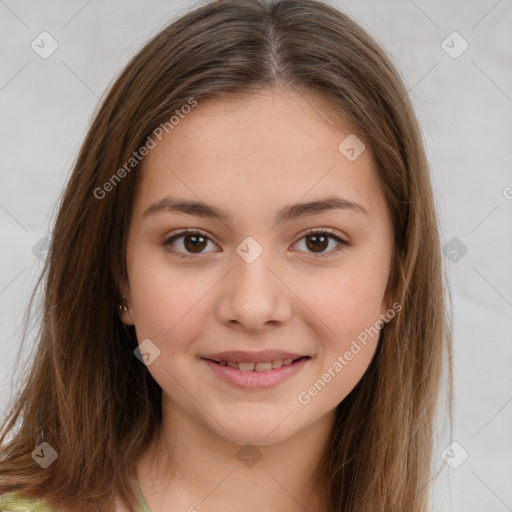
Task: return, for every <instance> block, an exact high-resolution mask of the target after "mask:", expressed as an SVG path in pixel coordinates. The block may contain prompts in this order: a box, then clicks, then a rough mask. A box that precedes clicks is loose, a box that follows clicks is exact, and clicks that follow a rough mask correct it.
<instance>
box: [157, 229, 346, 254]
mask: <svg viewBox="0 0 512 512" xmlns="http://www.w3.org/2000/svg"><path fill="white" fill-rule="evenodd" d="M184 235H201V236H203V237H205V238H207V239H208V240H210V238H209V237H208V235H207V234H206V233H205V232H204V231H201V230H200V229H188V228H187V229H183V230H182V231H179V232H178V233H175V234H174V235H172V236H171V237H170V238H168V239H167V240H165V241H164V246H166V247H168V250H169V251H170V252H172V253H173V254H175V255H176V256H178V257H179V258H191V257H194V256H195V255H194V254H192V253H189V254H184V253H182V252H180V251H177V250H175V249H172V248H171V247H170V245H171V243H172V242H174V241H175V240H177V239H178V238H181V237H183V236H184ZM311 235H328V236H327V238H330V239H332V240H335V241H336V242H338V245H337V246H336V247H335V248H334V249H331V250H330V251H328V252H324V253H310V254H313V256H314V257H315V258H326V257H328V256H330V255H332V254H333V253H338V252H339V251H342V250H344V249H345V248H346V247H347V246H348V245H350V244H349V243H348V242H346V241H345V240H342V239H341V238H340V237H338V236H337V235H335V234H334V232H333V231H332V230H331V229H329V228H315V229H310V230H309V231H306V232H305V233H303V234H302V236H301V238H300V239H299V240H298V241H300V240H302V239H303V238H306V237H308V236H311ZM210 241H211V240H210ZM200 254H201V253H197V255H200Z"/></svg>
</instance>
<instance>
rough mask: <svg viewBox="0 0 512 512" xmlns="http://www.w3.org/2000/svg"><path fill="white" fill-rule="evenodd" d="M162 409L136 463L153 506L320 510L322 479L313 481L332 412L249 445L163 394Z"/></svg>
mask: <svg viewBox="0 0 512 512" xmlns="http://www.w3.org/2000/svg"><path fill="white" fill-rule="evenodd" d="M162 407H163V408H162V413H163V414H162V418H163V419H162V425H161V428H160V430H159V432H158V435H157V437H156V438H155V441H154V443H153V444H152V446H151V447H150V449H149V450H148V451H147V452H146V453H145V454H144V455H143V457H141V459H140V461H139V463H138V464H137V474H138V479H139V483H140V486H141V489H142V492H143V493H144V496H145V499H146V501H147V503H148V505H149V507H150V508H151V510H152V511H153V512H159V511H160V510H169V509H172V510H178V509H180V508H181V509H182V510H189V509H190V510H192V511H193V510H195V509H194V508H193V507H194V506H197V507H198V509H200V510H203V509H204V510H223V511H224V512H230V511H231V510H233V511H235V510H236V511H239V510H241V509H243V510H245V511H247V512H252V511H254V512H256V511H260V510H269V511H275V512H281V511H286V512H292V511H293V512H295V511H297V512H299V511H300V512H303V511H304V509H305V510H316V511H318V512H324V511H327V492H326V486H325V482H318V486H316V485H315V483H316V482H317V481H316V469H317V468H318V467H319V465H320V463H321V460H322V455H323V450H324V447H325V443H326V442H327V439H328V436H329V434H330V432H331V430H332V427H333V423H334V411H331V413H329V414H328V415H326V416H324V417H322V418H320V419H319V420H318V421H317V422H316V423H314V424H312V425H310V426H309V427H307V428H305V429H303V430H302V431H300V432H298V433H296V434H295V435H294V436H293V437H291V438H287V439H285V440H282V441H280V442H277V443H275V444H269V445H258V446H255V445H251V444H237V443H234V442H232V440H230V438H229V436H228V435H227V436H226V437H222V436H219V435H216V433H215V432H213V431H212V430H211V429H209V428H207V427H206V426H205V425H201V424H199V423H198V422H196V421H195V420H194V419H193V418H191V417H190V416H189V415H188V414H186V413H185V412H184V411H182V410H181V409H180V408H179V407H178V405H177V404H176V403H174V402H172V403H171V402H170V399H169V398H168V397H167V398H166V397H165V396H163V397H162ZM299 412H300V410H297V413H299ZM171 505H172V506H171ZM202 507H203V508H202Z"/></svg>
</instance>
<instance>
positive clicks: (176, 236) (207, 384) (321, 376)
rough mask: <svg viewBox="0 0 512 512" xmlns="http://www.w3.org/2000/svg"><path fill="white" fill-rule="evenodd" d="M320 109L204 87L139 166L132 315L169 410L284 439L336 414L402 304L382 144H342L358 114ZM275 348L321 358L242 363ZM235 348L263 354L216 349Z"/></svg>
mask: <svg viewBox="0 0 512 512" xmlns="http://www.w3.org/2000/svg"><path fill="white" fill-rule="evenodd" d="M323 106H324V107H325V109H324V111H328V110H327V109H328V107H327V106H326V105H323ZM321 108H322V100H321V99H320V98H316V100H315V101H314V102H313V101H312V100H308V101H305V99H303V98H302V97H300V96H296V95H293V94H292V93H286V92H279V93H278V92H275V91H266V92H264V93H261V94H260V95H258V96H250V97H249V98H247V99H244V100H243V101H234V100H233V99H230V100H227V99H225V98H224V99H219V98H216V99H208V100H204V101H199V102H198V105H197V106H196V107H195V108H194V109H193V110H192V111H191V112H190V113H189V114H187V115H186V116H185V117H184V118H182V119H181V120H180V121H179V124H177V125H175V126H174V128H173V129H172V130H171V131H170V132H169V134H168V135H166V136H165V138H163V139H162V142H159V143H158V144H157V146H156V147H154V149H152V150H151V151H150V152H149V154H148V155H147V156H146V157H145V159H144V161H143V169H142V170H141V171H140V170H139V171H138V172H141V175H140V176H139V179H140V181H139V186H138V191H137V195H136V198H135V202H134V205H133V210H132V217H131V223H130V228H129V233H128V241H127V254H126V263H127V273H128V281H127V282H123V283H121V289H122V292H123V295H124V297H125V303H126V305H127V307H128V313H127V314H126V315H125V317H124V318H123V321H124V322H125V323H127V324H130V325H135V330H136V333H137V338H138V341H139V344H141V343H143V342H144V344H145V345H143V346H141V352H147V353H149V356H147V357H148V360H147V361H148V363H147V364H148V370H149V372H150V373H151V375H152V376H153V377H154V379H155V380H156V381H157V382H158V384H159V385H160V387H161V388H162V390H163V402H162V407H163V410H164V414H166V413H172V412H176V413H178V411H179V414H181V415H182V417H186V418H187V419H188V420H190V421H193V422H195V423H197V424H199V425H201V426H202V427H204V428H205V429H206V431H208V432H209V433H211V434H213V435H215V436H218V437H220V438H224V439H226V440H229V441H230V442H235V443H238V444H246V443H252V444H259V445H270V444H273V443H277V442H280V441H283V440H285V439H287V438H290V437H291V436H293V435H294V434H297V433H298V432H300V431H302V430H303V429H305V428H307V427H314V425H315V424H317V423H318V422H320V421H321V420H322V419H325V417H326V415H331V416H332V415H333V414H334V409H335V408H336V406H337V405H338V404H339V403H340V402H341V401H342V400H343V399H344V398H345V397H346V396H347V395H348V393H349V392H350V391H351V390H352V389H353V388H354V387H355V386H356V384H357V383H358V382H359V380H360V379H361V378H362V377H363V375H364V373H365V371H366V370H367V368H368V366H369V364H370V362H371V359H372V357H373V355H374V353H375V349H376V347H377V343H378V333H377V334H375V332H376V331H378V327H380V325H381V323H380V322H379V320H380V319H381V318H382V316H381V315H386V314H387V312H388V311H389V308H390V305H391V301H390V300H388V299H387V297H386V296H385V290H386V284H387V280H388V277H389V271H390V265H391V257H392V238H393V235H392V225H391V219H390V216H389V212H388V209H387V206H386V203H385V199H384V196H383V195H382V192H381V190H380V189H379V186H378V183H377V178H376V171H375V168H374V163H373V160H372V156H371V153H370V151H369V148H368V147H367V148H366V149H365V150H363V152H362V153H361V154H360V155H359V156H357V154H358V152H359V150H360V148H359V147H356V150H355V151H350V149H348V150H347V142H345V145H343V144H342V146H341V149H339V146H340V143H342V141H344V139H345V138H346V137H347V136H349V135H351V134H352V131H351V129H350V126H337V127H336V128H334V127H333V126H330V125H328V124H327V123H326V121H325V118H324V117H323V115H322V114H321V113H320V112H321ZM348 140H349V141H350V140H352V139H348ZM348 146H353V144H348ZM347 151H348V152H347ZM354 155H355V156H357V158H355V159H354ZM348 157H350V158H348ZM126 179H129V178H126ZM327 199H331V200H332V201H331V202H330V203H327V204H326V203H322V202H323V201H326V200H327ZM184 201H190V202H192V201H193V202H197V201H199V202H201V203H202V207H201V208H199V207H198V206H197V205H196V206H195V207H187V205H186V204H185V203H183V202H184ZM180 202H181V207H179V206H177V205H178V203H180ZM298 203H301V204H302V203H308V204H309V206H305V207H302V208H301V207H296V206H295V207H294V205H296V204H298ZM315 204H316V206H315ZM173 205H174V206H173ZM205 205H207V207H205ZM350 205H352V206H350ZM279 214H281V215H279ZM185 229H187V230H188V232H187V233H183V230H185ZM375 326H376V327H377V329H375ZM372 327H373V329H371V328H372ZM368 332H370V335H369V334H368ZM365 333H366V334H365ZM363 339H364V342H363V341H362V340H363ZM144 340H149V341H144ZM142 347H144V350H142ZM357 347H359V348H357ZM265 350H274V351H282V352H285V353H291V354H295V356H294V357H288V358H287V359H288V360H289V359H296V358H298V357H300V356H307V358H303V359H300V360H299V361H297V362H294V363H292V364H291V365H286V366H285V367H282V368H280V369H279V368H274V369H269V368H270V367H271V366H278V363H274V364H272V363H269V364H270V366H268V365H265V363H264V361H272V360H274V361H276V360H279V359H284V356H283V357H279V356H280V354H277V357H276V356H273V355H268V356H265V354H263V357H262V358H261V360H260V363H261V362H263V364H259V365H257V366H256V367H254V368H255V370H254V371H252V372H249V371H244V370H242V369H240V367H237V363H238V362H249V363H250V362H251V361H250V360H251V357H252V358H253V359H254V358H255V357H254V353H258V352H260V351H265ZM224 351H244V352H248V353H250V356H247V357H245V356H242V355H232V356H229V359H232V361H230V362H231V363H234V364H231V365H228V366H224V363H222V364H219V363H215V362H212V361H208V360H207V359H210V357H211V358H212V359H215V354H218V353H220V352H224ZM206 356H209V357H208V358H207V359H206ZM281 356H282V354H281ZM217 359H224V360H226V359H228V358H227V357H224V356H220V357H217ZM229 359H228V360H229ZM253 362H257V361H253ZM242 368H245V369H246V370H248V369H249V368H250V366H245V365H242Z"/></svg>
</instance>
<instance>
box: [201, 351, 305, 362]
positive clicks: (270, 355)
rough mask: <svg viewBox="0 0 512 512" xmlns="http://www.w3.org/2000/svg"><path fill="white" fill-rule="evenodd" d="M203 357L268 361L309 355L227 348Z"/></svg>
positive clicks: (233, 360)
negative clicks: (224, 350) (227, 349)
mask: <svg viewBox="0 0 512 512" xmlns="http://www.w3.org/2000/svg"><path fill="white" fill-rule="evenodd" d="M201 357H202V358H203V359H211V360H212V361H217V362H219V361H232V362H234V363H268V362H270V361H285V360H286V359H298V358H300V357H309V356H305V355H304V354H295V353H294V352H283V351H282V350H262V351H260V352H245V351H243V350H229V351H226V352H217V353H215V354H207V355H204V356H201Z"/></svg>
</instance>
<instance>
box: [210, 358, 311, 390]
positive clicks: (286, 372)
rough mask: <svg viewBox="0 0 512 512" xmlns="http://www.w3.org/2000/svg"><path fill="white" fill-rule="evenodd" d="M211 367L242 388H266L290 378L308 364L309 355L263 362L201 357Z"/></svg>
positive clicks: (216, 375)
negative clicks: (217, 359)
mask: <svg viewBox="0 0 512 512" xmlns="http://www.w3.org/2000/svg"><path fill="white" fill-rule="evenodd" d="M202 360H203V361H204V362H205V363H206V365H207V366H208V367H209V368H210V369H211V371H212V374H213V375H214V376H215V377H217V378H218V379H220V380H221V381H223V382H227V383H228V384H231V385H232V386H235V387H237V388H240V389H244V390H251V389H267V388H271V387H274V386H277V385H278V384H280V383H282V382H284V381H285V380H287V379H291V377H293V376H294V375H297V374H298V373H299V372H300V371H301V370H302V369H303V368H304V366H306V365H308V364H309V362H310V360H311V357H309V356H301V357H298V358H296V359H285V360H280V359H274V360H272V361H264V362H258V363H254V362H244V361H225V360H222V361H215V360H213V359H208V358H202Z"/></svg>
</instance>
